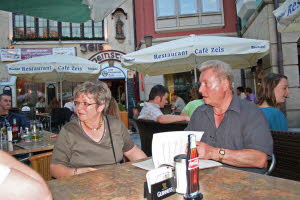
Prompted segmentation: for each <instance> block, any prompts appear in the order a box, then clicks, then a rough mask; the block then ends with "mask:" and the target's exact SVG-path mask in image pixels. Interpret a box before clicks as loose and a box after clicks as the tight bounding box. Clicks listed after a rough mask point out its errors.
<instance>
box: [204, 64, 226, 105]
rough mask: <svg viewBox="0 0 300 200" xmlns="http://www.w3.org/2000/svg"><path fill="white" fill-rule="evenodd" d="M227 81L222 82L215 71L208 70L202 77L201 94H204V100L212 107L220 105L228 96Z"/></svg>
mask: <svg viewBox="0 0 300 200" xmlns="http://www.w3.org/2000/svg"><path fill="white" fill-rule="evenodd" d="M225 82H226V81H225V80H223V81H222V80H221V78H220V77H218V76H217V73H216V72H215V71H214V70H213V69H207V70H205V71H203V72H202V73H201V75H200V84H201V86H200V88H199V92H201V93H202V96H203V100H204V102H205V103H206V104H209V105H211V106H215V105H219V104H221V103H222V100H223V99H224V97H225V94H226V86H225V84H224V83H225Z"/></svg>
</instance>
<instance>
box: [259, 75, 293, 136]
mask: <svg viewBox="0 0 300 200" xmlns="http://www.w3.org/2000/svg"><path fill="white" fill-rule="evenodd" d="M289 94H290V91H289V89H288V80H287V77H286V76H284V75H280V74H274V73H269V74H266V75H265V77H264V78H263V80H262V84H261V86H260V88H259V90H258V101H257V104H258V105H259V107H260V108H261V109H262V111H263V112H264V114H265V116H266V118H267V120H268V122H269V128H270V129H274V130H285V131H287V130H288V124H287V119H286V117H285V116H284V114H283V113H282V112H281V111H280V110H279V109H278V108H279V106H280V104H281V103H284V102H285V100H286V98H287V97H288V95H289Z"/></svg>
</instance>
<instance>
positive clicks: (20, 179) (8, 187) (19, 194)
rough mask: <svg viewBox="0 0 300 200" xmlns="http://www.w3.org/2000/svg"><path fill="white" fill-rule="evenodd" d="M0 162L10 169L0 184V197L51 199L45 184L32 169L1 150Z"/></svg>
mask: <svg viewBox="0 0 300 200" xmlns="http://www.w3.org/2000/svg"><path fill="white" fill-rule="evenodd" d="M0 163H1V164H2V165H5V166H7V167H9V168H10V170H11V171H10V173H9V174H8V176H7V177H6V179H5V180H4V182H3V183H2V184H1V186H0V199H7V198H8V197H9V198H11V199H52V195H51V192H50V190H49V189H48V186H47V184H46V183H45V181H44V180H43V178H42V177H41V176H40V175H39V174H38V173H37V172H35V171H34V170H33V169H31V168H30V167H28V166H26V165H24V164H22V163H21V162H19V161H17V160H16V159H14V158H13V157H11V156H10V155H8V154H7V153H5V152H3V151H0ZM16 185H17V187H16Z"/></svg>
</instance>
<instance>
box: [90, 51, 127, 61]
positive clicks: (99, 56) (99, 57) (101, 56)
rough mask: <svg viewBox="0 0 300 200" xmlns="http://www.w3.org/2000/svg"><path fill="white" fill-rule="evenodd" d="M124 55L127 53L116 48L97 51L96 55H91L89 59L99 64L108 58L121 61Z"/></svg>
mask: <svg viewBox="0 0 300 200" xmlns="http://www.w3.org/2000/svg"><path fill="white" fill-rule="evenodd" d="M122 55H125V53H123V52H121V51H116V50H108V51H100V52H99V53H96V54H95V55H93V56H92V57H90V59H89V60H90V61H93V62H96V63H99V64H101V63H103V62H105V61H108V60H115V61H119V62H121V56H122Z"/></svg>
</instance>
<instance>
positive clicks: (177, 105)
mask: <svg viewBox="0 0 300 200" xmlns="http://www.w3.org/2000/svg"><path fill="white" fill-rule="evenodd" d="M172 100H173V102H174V110H175V112H181V111H182V109H183V108H184V107H185V103H184V101H183V99H182V98H181V97H180V96H178V93H177V92H176V91H175V92H174V93H173V94H172Z"/></svg>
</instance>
